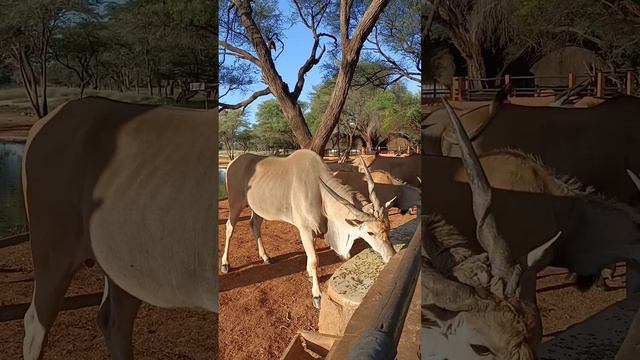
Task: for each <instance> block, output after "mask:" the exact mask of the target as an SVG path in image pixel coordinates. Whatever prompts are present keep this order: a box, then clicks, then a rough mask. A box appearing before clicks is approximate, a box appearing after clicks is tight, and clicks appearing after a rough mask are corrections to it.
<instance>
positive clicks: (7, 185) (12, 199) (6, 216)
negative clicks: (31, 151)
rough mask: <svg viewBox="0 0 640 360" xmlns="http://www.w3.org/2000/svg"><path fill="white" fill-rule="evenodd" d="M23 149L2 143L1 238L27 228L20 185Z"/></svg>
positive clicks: (0, 152)
mask: <svg viewBox="0 0 640 360" xmlns="http://www.w3.org/2000/svg"><path fill="white" fill-rule="evenodd" d="M23 149H24V144H22V143H9V142H7V143H3V142H0V238H1V237H4V236H7V235H10V234H14V233H18V232H22V231H23V230H24V229H25V226H26V219H25V214H24V208H23V205H22V190H21V184H20V168H21V164H22V152H23Z"/></svg>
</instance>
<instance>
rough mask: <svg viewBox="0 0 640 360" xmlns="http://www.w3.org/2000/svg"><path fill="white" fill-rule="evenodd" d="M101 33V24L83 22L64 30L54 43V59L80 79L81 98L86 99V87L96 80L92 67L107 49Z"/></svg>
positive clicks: (52, 51)
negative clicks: (99, 55)
mask: <svg viewBox="0 0 640 360" xmlns="http://www.w3.org/2000/svg"><path fill="white" fill-rule="evenodd" d="M101 31H102V29H101V27H100V24H99V23H97V22H94V21H83V22H81V23H79V24H76V25H74V26H70V27H66V28H64V29H62V30H61V31H60V34H59V36H58V37H56V38H54V39H53V42H52V43H53V46H52V49H51V53H52V55H53V58H54V59H55V60H56V61H57V62H58V63H59V64H61V65H62V66H64V67H65V68H67V69H68V70H70V71H71V72H72V73H73V74H74V75H75V76H76V77H77V78H78V83H79V85H80V98H82V97H84V91H85V89H86V87H87V86H88V85H89V84H90V83H91V81H92V80H93V79H94V77H95V74H94V72H93V70H92V67H93V65H94V64H95V61H96V59H97V56H98V54H99V53H100V52H101V51H102V50H104V48H105V44H106V40H105V39H103V38H102V36H101V35H102V32H101Z"/></svg>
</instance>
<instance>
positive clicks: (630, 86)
mask: <svg viewBox="0 0 640 360" xmlns="http://www.w3.org/2000/svg"><path fill="white" fill-rule="evenodd" d="M626 90H627V95H633V94H634V93H635V90H636V89H635V79H634V78H633V71H627V89H626Z"/></svg>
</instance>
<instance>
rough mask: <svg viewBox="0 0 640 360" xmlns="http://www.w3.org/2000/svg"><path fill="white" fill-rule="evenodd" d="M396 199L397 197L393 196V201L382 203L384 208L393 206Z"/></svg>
mask: <svg viewBox="0 0 640 360" xmlns="http://www.w3.org/2000/svg"><path fill="white" fill-rule="evenodd" d="M397 198H398V197H397V196H394V197H393V199H391V200H389V201H387V202H386V203H384V208H385V209H388V208H389V206H391V204H393V202H394V201H396V199H397Z"/></svg>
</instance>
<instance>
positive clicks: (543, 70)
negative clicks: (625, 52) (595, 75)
mask: <svg viewBox="0 0 640 360" xmlns="http://www.w3.org/2000/svg"><path fill="white" fill-rule="evenodd" d="M594 66H595V68H596V69H597V70H604V68H605V63H604V61H603V60H602V58H600V57H599V56H598V55H597V54H596V53H595V52H593V51H591V50H587V49H584V48H580V47H576V46H568V47H564V48H561V49H558V50H556V51H553V52H551V53H549V54H547V55H545V56H544V57H543V58H542V59H540V60H539V61H538V62H536V63H535V64H534V65H533V66H532V67H531V72H532V73H533V74H534V75H535V76H536V77H540V76H567V75H568V74H569V73H573V74H575V75H576V76H581V75H587V74H589V73H590V72H591V70H592V67H594ZM536 83H537V84H538V85H541V86H562V85H566V84H567V80H566V78H562V79H537V81H536Z"/></svg>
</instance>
